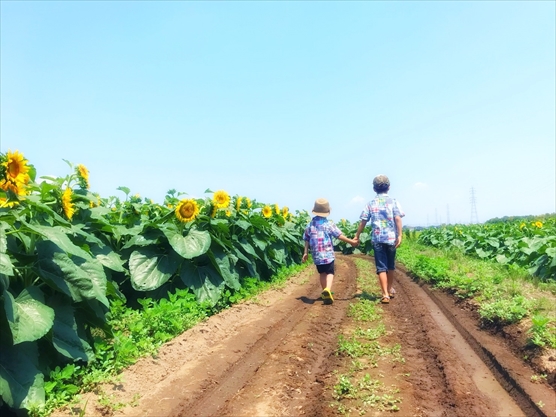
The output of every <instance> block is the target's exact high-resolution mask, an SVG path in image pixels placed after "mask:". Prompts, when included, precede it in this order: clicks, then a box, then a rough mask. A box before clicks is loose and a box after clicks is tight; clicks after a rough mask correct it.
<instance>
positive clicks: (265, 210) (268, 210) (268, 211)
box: [263, 206, 272, 217]
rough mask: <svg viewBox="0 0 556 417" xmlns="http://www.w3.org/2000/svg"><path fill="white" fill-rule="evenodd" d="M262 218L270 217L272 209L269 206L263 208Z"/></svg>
mask: <svg viewBox="0 0 556 417" xmlns="http://www.w3.org/2000/svg"><path fill="white" fill-rule="evenodd" d="M263 216H265V217H270V216H272V208H271V207H270V206H264V207H263Z"/></svg>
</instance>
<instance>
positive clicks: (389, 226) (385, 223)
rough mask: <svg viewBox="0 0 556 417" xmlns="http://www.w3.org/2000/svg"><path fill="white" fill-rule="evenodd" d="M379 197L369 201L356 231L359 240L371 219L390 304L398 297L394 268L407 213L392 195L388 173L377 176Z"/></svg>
mask: <svg viewBox="0 0 556 417" xmlns="http://www.w3.org/2000/svg"><path fill="white" fill-rule="evenodd" d="M373 189H374V190H375V192H376V193H377V194H376V196H375V198H374V199H372V200H371V201H369V202H368V203H367V205H366V206H365V208H364V209H363V212H362V213H361V216H360V217H359V218H360V219H361V223H359V227H358V228H357V232H356V233H355V238H354V239H355V240H356V241H358V240H359V235H360V234H361V232H362V231H363V229H364V228H365V226H366V225H367V222H368V221H369V220H370V221H371V241H372V242H373V250H374V253H375V264H376V273H377V275H378V280H379V283H380V288H381V290H382V300H381V301H382V303H383V304H387V303H389V302H390V298H392V297H393V296H394V292H393V289H392V284H393V283H394V270H395V269H396V265H395V260H396V248H397V247H398V246H400V244H401V243H402V217H403V216H405V214H404V212H403V211H402V208H401V206H400V205H399V203H398V202H397V201H396V200H395V199H393V198H391V197H389V196H388V190H390V180H389V179H388V177H387V176H386V175H377V176H376V177H375V178H374V179H373Z"/></svg>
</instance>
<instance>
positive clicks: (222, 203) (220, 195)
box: [212, 190, 230, 208]
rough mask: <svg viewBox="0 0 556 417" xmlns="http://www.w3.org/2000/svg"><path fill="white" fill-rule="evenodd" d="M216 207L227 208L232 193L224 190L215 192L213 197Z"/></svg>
mask: <svg viewBox="0 0 556 417" xmlns="http://www.w3.org/2000/svg"><path fill="white" fill-rule="evenodd" d="M212 201H213V202H214V205H215V206H216V208H227V207H228V206H229V205H230V195H229V194H228V193H227V192H226V191H223V190H219V191H217V192H215V193H214V196H213V198H212Z"/></svg>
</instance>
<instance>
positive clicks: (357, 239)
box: [350, 236, 359, 248]
mask: <svg viewBox="0 0 556 417" xmlns="http://www.w3.org/2000/svg"><path fill="white" fill-rule="evenodd" d="M350 244H351V246H353V247H354V248H356V247H357V246H359V238H358V237H357V236H356V237H355V238H353V239H351V242H350Z"/></svg>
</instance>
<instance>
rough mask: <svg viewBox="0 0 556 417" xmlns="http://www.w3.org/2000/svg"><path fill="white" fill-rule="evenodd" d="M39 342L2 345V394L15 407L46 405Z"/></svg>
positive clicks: (0, 375)
mask: <svg viewBox="0 0 556 417" xmlns="http://www.w3.org/2000/svg"><path fill="white" fill-rule="evenodd" d="M38 357H39V352H38V349H37V345H36V344H35V342H25V343H22V344H20V345H18V346H2V351H1V352H0V396H1V397H2V400H4V402H6V404H8V405H9V406H10V407H12V408H15V409H19V408H21V409H23V408H27V409H28V408H31V407H33V406H41V405H43V404H44V396H45V395H44V377H43V374H42V373H41V372H40V371H39V369H38Z"/></svg>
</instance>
